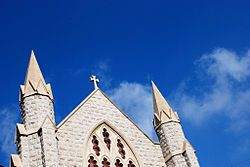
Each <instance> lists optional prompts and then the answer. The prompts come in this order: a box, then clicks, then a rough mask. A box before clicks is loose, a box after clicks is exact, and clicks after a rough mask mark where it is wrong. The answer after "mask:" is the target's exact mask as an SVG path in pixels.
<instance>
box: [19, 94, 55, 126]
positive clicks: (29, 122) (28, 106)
mask: <svg viewBox="0 0 250 167" xmlns="http://www.w3.org/2000/svg"><path fill="white" fill-rule="evenodd" d="M20 106H21V118H22V123H23V124H24V126H25V128H26V130H30V129H34V128H37V127H39V126H41V124H42V121H44V119H45V117H46V115H49V116H50V118H51V120H53V122H55V118H54V108H53V102H52V101H51V100H50V99H49V98H48V97H47V96H44V95H32V96H28V97H25V98H24V99H23V101H22V102H21V103H20Z"/></svg>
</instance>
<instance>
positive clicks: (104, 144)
mask: <svg viewBox="0 0 250 167" xmlns="http://www.w3.org/2000/svg"><path fill="white" fill-rule="evenodd" d="M86 151H87V153H86V154H84V155H87V157H86V159H87V163H88V167H111V166H112V167H113V166H114V167H125V166H126V167H127V166H128V167H139V162H138V160H137V158H136V156H135V154H134V152H133V151H132V149H131V147H130V146H129V145H128V143H127V142H126V140H124V138H123V137H121V135H119V134H118V133H117V131H115V130H114V129H113V128H111V126H109V125H108V124H106V123H102V124H100V125H99V126H97V128H95V130H94V131H93V132H92V133H91V134H90V136H89V139H88V141H87V146H86ZM94 155H95V156H94ZM85 163H86V161H85Z"/></svg>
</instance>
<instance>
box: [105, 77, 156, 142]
mask: <svg viewBox="0 0 250 167" xmlns="http://www.w3.org/2000/svg"><path fill="white" fill-rule="evenodd" d="M108 96H109V97H110V98H111V99H112V100H113V101H114V102H115V103H116V104H117V105H118V106H119V107H120V108H121V109H122V110H123V111H124V112H125V113H126V114H128V116H129V117H130V118H131V119H132V120H133V121H135V122H136V124H137V125H139V127H140V128H142V130H143V131H144V132H146V133H147V134H148V135H149V136H150V137H151V138H152V137H153V136H154V129H153V125H152V119H153V101H152V94H151V86H149V85H142V84H139V83H128V82H122V83H121V84H120V85H119V87H117V88H115V89H112V90H109V91H108Z"/></svg>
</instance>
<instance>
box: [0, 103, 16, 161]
mask: <svg viewBox="0 0 250 167" xmlns="http://www.w3.org/2000/svg"><path fill="white" fill-rule="evenodd" d="M17 111H18V110H17V109H16V108H15V107H11V109H10V108H4V109H2V110H0V117H1V121H0V127H1V136H0V143H1V144H0V147H1V151H2V152H3V153H4V154H5V156H6V157H7V158H8V157H9V156H10V154H13V153H15V152H16V147H15V144H14V136H15V125H16V122H17V120H18V117H17V116H18V114H17Z"/></svg>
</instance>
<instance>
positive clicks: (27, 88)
mask: <svg viewBox="0 0 250 167" xmlns="http://www.w3.org/2000/svg"><path fill="white" fill-rule="evenodd" d="M33 94H41V95H45V96H48V97H49V98H50V99H51V100H52V101H53V95H52V91H51V87H50V84H46V83H45V80H44V78H43V75H42V72H41V70H40V68H39V65H38V63H37V60H36V57H35V54H34V52H33V50H32V51H31V56H30V62H29V66H28V69H27V73H26V77H25V81H24V85H21V86H20V96H19V101H21V100H22V98H24V97H26V96H30V95H33Z"/></svg>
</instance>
